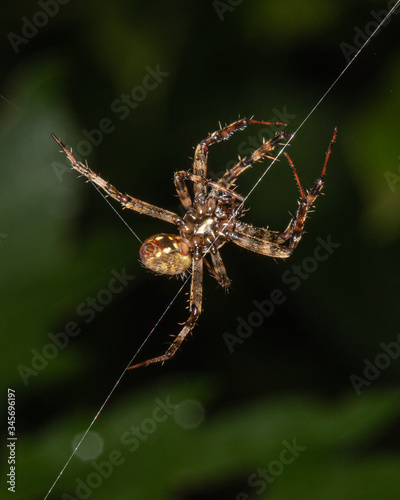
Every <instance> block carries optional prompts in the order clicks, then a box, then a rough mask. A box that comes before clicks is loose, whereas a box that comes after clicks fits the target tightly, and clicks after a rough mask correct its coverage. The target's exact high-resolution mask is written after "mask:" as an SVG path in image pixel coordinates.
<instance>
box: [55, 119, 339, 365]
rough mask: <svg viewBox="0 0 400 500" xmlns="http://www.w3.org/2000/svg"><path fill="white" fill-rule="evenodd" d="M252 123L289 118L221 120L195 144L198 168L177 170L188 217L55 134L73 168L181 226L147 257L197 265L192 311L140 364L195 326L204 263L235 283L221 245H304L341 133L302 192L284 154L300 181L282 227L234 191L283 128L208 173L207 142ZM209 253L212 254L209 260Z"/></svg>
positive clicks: (158, 268) (151, 246)
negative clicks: (256, 222)
mask: <svg viewBox="0 0 400 500" xmlns="http://www.w3.org/2000/svg"><path fill="white" fill-rule="evenodd" d="M249 124H258V125H283V126H285V124H284V123H281V122H265V121H258V120H253V119H247V118H242V119H241V120H238V121H236V122H235V123H232V124H231V125H228V126H225V127H221V128H220V129H219V130H217V131H216V132H213V133H211V134H209V135H208V137H207V138H206V139H204V140H203V141H201V142H200V144H199V145H198V146H197V147H196V150H195V154H194V160H193V168H192V171H180V172H176V173H175V175H174V183H175V188H176V191H177V193H178V196H179V199H180V201H181V203H182V205H183V207H184V209H185V210H186V214H185V215H184V216H183V217H179V216H178V215H176V214H175V213H173V212H170V211H168V210H165V209H163V208H159V207H156V206H155V205H151V204H149V203H146V202H144V201H141V200H138V199H137V198H133V197H132V196H129V195H128V194H122V193H121V192H120V191H118V190H117V189H116V188H115V187H114V186H112V185H111V184H109V183H108V182H106V181H105V180H104V179H102V178H101V177H100V176H99V175H97V174H96V173H94V172H93V171H92V170H91V169H90V168H89V167H88V166H87V165H86V164H83V163H81V162H79V161H77V160H76V159H75V157H74V155H73V154H72V150H69V149H67V147H66V146H64V144H63V143H62V142H61V141H60V140H59V139H57V137H56V136H55V135H54V134H52V137H53V139H54V140H55V141H56V142H57V143H58V144H59V145H60V146H61V148H62V149H63V151H64V153H65V154H66V156H67V158H68V160H69V161H70V163H71V166H72V168H74V169H75V170H77V171H78V172H79V173H80V174H82V175H84V176H85V177H87V179H88V180H90V181H91V182H93V183H94V184H95V185H97V186H98V187H100V188H101V189H102V190H104V191H105V193H106V194H107V195H109V196H111V197H112V198H114V199H115V200H117V201H118V202H119V203H121V205H122V206H123V208H129V209H130V210H133V211H135V212H138V213H140V214H144V215H149V216H150V217H155V218H157V219H161V220H163V221H166V222H170V223H171V224H174V225H175V226H177V228H178V231H179V235H172V234H165V233H161V234H157V235H155V236H152V237H150V238H148V239H147V240H146V241H145V242H144V243H143V244H142V246H141V248H140V260H141V261H142V263H143V265H144V266H145V267H147V268H148V269H151V270H152V271H154V272H155V273H157V274H167V275H181V274H183V273H185V272H186V271H189V270H191V274H192V278H191V288H190V299H189V311H190V315H189V318H188V319H187V321H186V322H185V323H184V324H183V327H182V329H181V331H180V332H179V333H178V334H177V335H176V336H175V337H174V339H173V341H172V343H171V345H170V346H169V347H168V349H167V350H166V351H165V353H164V354H162V355H160V356H156V357H154V358H151V359H148V360H146V361H143V362H141V363H138V364H135V365H133V366H130V367H129V368H130V369H132V368H138V367H140V366H147V365H150V364H152V363H162V364H163V363H164V362H165V361H167V360H169V359H171V358H172V357H173V356H174V355H175V354H176V352H177V350H178V349H179V347H180V345H181V344H182V342H183V341H184V340H185V338H186V337H187V336H188V335H189V333H190V332H191V331H192V330H193V328H194V326H195V325H196V323H197V320H198V318H199V316H200V314H201V312H202V297H203V264H205V265H206V266H207V268H208V269H209V271H210V272H211V274H212V276H213V277H214V278H215V279H216V280H217V281H218V283H219V284H220V285H221V286H223V287H224V288H228V287H229V286H230V280H229V278H228V275H227V273H226V269H225V266H224V263H223V261H222V258H221V254H220V252H219V249H220V248H221V247H222V246H223V245H224V244H225V243H227V242H229V241H231V242H233V243H235V244H236V245H238V246H240V247H242V248H245V249H247V250H250V251H252V252H256V253H259V254H262V255H266V256H268V257H274V258H282V259H286V258H288V257H290V255H291V254H292V252H293V250H294V249H295V248H296V246H297V245H298V243H299V241H300V239H301V237H302V235H303V232H304V225H305V221H306V218H307V215H308V212H309V210H310V209H311V208H312V206H313V203H314V202H315V200H316V198H317V196H318V195H319V194H320V192H321V190H322V188H323V186H324V181H325V173H326V167H327V164H328V160H329V156H330V154H331V150H332V146H333V144H334V142H335V140H336V129H335V131H334V134H333V137H332V140H331V142H330V145H329V148H328V151H327V153H326V156H325V162H324V165H323V168H322V172H321V175H320V177H319V178H318V179H317V181H316V182H315V184H314V187H313V188H312V189H311V190H309V191H307V192H304V191H303V188H302V186H301V183H300V180H299V177H298V175H297V172H296V169H295V167H294V164H293V162H292V160H291V159H290V158H289V156H288V155H287V154H285V156H286V158H287V160H288V162H289V165H290V167H291V168H292V170H293V173H294V177H295V180H296V183H297V186H298V188H299V192H300V200H299V206H298V209H297V212H296V214H295V216H294V217H293V218H292V220H291V221H290V222H289V225H288V226H287V228H286V229H285V230H284V231H283V232H279V231H270V230H269V229H264V228H259V227H253V226H252V225H250V224H246V223H244V222H242V221H241V220H240V218H241V217H242V215H243V207H242V205H243V203H242V202H243V198H242V197H241V196H240V195H238V194H236V192H235V191H233V188H234V187H235V181H236V179H237V178H238V177H239V175H240V174H242V173H243V172H244V171H245V170H247V169H248V168H249V167H251V165H252V164H253V163H255V162H257V161H260V160H261V159H263V158H270V159H274V157H272V156H269V155H268V153H270V152H271V151H273V150H274V149H275V147H276V146H278V145H279V144H280V143H281V142H282V141H283V140H285V139H289V138H290V134H287V133H285V132H277V133H276V134H275V136H274V137H273V138H272V139H270V140H269V141H266V142H264V143H263V144H262V146H261V147H260V148H258V149H257V150H256V151H254V152H253V153H251V154H250V155H249V156H246V157H245V158H239V161H238V163H237V164H236V165H235V166H234V167H233V168H232V169H230V170H228V171H227V172H226V173H225V174H224V175H222V177H220V178H219V179H218V180H217V181H216V182H214V181H212V180H210V179H208V178H207V158H208V149H209V147H210V146H212V145H213V144H216V143H218V142H221V141H224V140H227V139H229V138H230V137H231V136H232V134H234V133H235V132H238V131H240V130H244V129H245V128H246V127H247V126H248V125H249ZM187 181H190V182H192V183H193V195H192V196H191V195H190V194H189V190H188V187H187ZM209 258H210V260H209Z"/></svg>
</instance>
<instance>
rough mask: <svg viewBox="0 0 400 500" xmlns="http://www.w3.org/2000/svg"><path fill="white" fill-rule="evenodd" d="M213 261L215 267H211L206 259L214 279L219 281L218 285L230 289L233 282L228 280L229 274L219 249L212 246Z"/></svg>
mask: <svg viewBox="0 0 400 500" xmlns="http://www.w3.org/2000/svg"><path fill="white" fill-rule="evenodd" d="M210 254H211V260H212V264H213V267H210V265H209V264H208V262H207V261H206V259H204V262H205V263H206V264H207V265H208V267H209V268H210V271H211V273H212V275H213V276H214V278H215V279H216V280H217V281H218V283H219V284H220V285H221V286H223V287H224V288H229V287H230V285H231V280H230V279H229V278H228V274H227V272H226V268H225V264H224V262H223V260H222V257H221V254H220V253H219V250H218V248H216V247H214V246H212V247H211V249H210Z"/></svg>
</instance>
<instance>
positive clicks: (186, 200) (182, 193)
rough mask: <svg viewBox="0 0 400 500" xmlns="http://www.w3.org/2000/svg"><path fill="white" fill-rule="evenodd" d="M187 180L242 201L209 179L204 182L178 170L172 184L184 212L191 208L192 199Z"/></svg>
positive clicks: (184, 171) (235, 194)
mask: <svg viewBox="0 0 400 500" xmlns="http://www.w3.org/2000/svg"><path fill="white" fill-rule="evenodd" d="M188 180H189V181H191V182H193V183H194V184H196V183H203V184H204V185H205V186H211V187H212V188H214V190H217V191H220V192H222V193H226V194H229V195H231V196H233V197H234V198H237V199H238V200H240V201H243V196H241V195H240V194H237V193H235V192H234V191H231V190H230V189H228V188H225V187H223V186H220V184H219V182H214V181H211V180H209V179H207V180H204V179H202V178H201V177H200V176H198V175H195V174H192V173H191V172H188V171H186V170H180V171H179V172H175V174H174V183H175V189H176V192H177V193H178V196H179V199H180V201H181V203H182V205H183V207H184V208H185V210H189V208H190V207H191V206H192V199H191V197H190V194H189V190H188V188H187V186H186V181H188Z"/></svg>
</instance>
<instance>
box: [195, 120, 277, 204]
mask: <svg viewBox="0 0 400 500" xmlns="http://www.w3.org/2000/svg"><path fill="white" fill-rule="evenodd" d="M253 123H254V124H258V125H282V126H286V124H285V123H283V122H264V121H260V120H253V119H249V118H242V119H241V120H238V121H236V122H234V123H231V124H230V125H227V126H226V127H222V128H220V129H219V130H216V131H215V132H212V133H211V134H209V135H208V137H207V138H206V139H203V140H202V141H201V142H200V144H199V145H198V146H197V147H196V150H195V153H194V160H193V173H194V174H195V175H198V176H200V177H201V178H202V179H204V180H205V179H206V177H207V156H208V148H209V147H210V146H212V145H213V144H217V143H218V142H221V141H226V140H227V139H229V138H230V137H231V135H232V134H234V133H235V132H238V131H240V130H244V129H245V128H246V127H247V126H248V125H249V124H253ZM200 193H202V194H203V195H204V196H205V194H206V186H205V185H204V183H199V184H197V185H195V186H194V195H195V197H197V195H199V194H200Z"/></svg>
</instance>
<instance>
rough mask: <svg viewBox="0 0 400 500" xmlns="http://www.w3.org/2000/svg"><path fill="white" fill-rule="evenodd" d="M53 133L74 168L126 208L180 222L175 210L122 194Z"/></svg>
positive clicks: (173, 222) (174, 222) (168, 220)
mask: <svg viewBox="0 0 400 500" xmlns="http://www.w3.org/2000/svg"><path fill="white" fill-rule="evenodd" d="M51 135H52V137H53V139H54V140H55V141H56V142H57V144H58V145H59V146H61V148H62V149H63V151H64V153H65V154H66V155H67V158H68V160H69V161H70V163H71V166H72V168H73V169H75V170H77V171H78V172H79V173H80V174H82V175H84V176H85V177H86V178H87V179H88V180H90V181H91V182H93V183H94V184H95V185H96V186H98V187H99V188H101V189H102V190H103V191H105V193H106V194H107V195H109V196H111V197H112V198H114V200H117V201H119V203H121V205H122V206H123V207H124V208H129V209H130V210H134V211H135V212H138V213H140V214H143V215H149V216H150V217H154V218H156V219H161V220H164V221H166V222H170V223H171V224H177V223H178V221H179V220H180V219H179V217H178V216H177V215H176V214H174V213H173V212H170V211H169V210H164V209H163V208H159V207H156V206H155V205H151V204H150V203H146V202H145V201H141V200H138V199H137V198H132V196H129V195H127V194H122V193H121V192H120V191H118V190H117V189H116V188H115V187H114V186H113V185H112V184H110V183H108V182H107V181H105V180H104V179H102V178H101V177H100V176H99V175H97V174H96V173H95V172H93V171H92V170H91V169H90V168H89V167H88V166H87V165H86V164H83V163H81V162H80V161H77V160H76V159H75V157H74V155H73V154H72V150H71V151H70V150H69V149H68V148H67V147H66V146H64V144H63V143H62V142H61V141H60V140H59V139H57V137H56V136H55V135H54V134H51Z"/></svg>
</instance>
